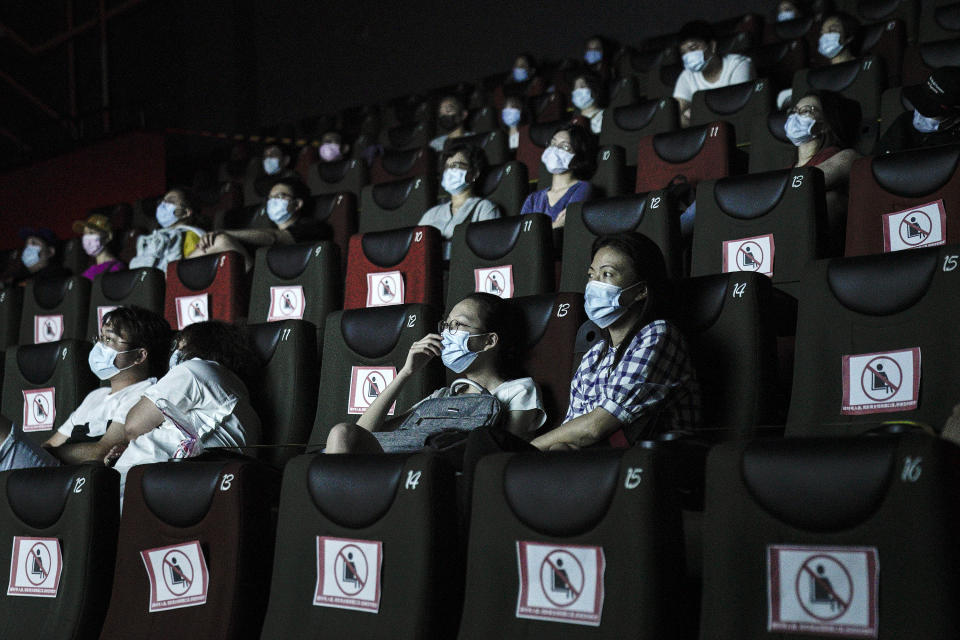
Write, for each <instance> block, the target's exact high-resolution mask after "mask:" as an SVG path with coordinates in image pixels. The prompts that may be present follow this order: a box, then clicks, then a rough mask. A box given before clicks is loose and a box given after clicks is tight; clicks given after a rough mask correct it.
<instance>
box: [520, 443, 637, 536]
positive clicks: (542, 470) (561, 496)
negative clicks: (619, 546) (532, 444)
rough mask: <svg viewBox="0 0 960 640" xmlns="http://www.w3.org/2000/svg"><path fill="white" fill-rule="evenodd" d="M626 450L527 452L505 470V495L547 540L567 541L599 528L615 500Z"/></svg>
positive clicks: (523, 519) (523, 520)
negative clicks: (559, 539) (566, 538)
mask: <svg viewBox="0 0 960 640" xmlns="http://www.w3.org/2000/svg"><path fill="white" fill-rule="evenodd" d="M621 456H622V452H620V451H616V450H606V451H577V452H570V453H555V454H543V453H526V454H517V455H515V456H513V457H512V458H510V460H509V462H507V464H506V467H505V468H504V470H503V493H504V495H505V497H506V499H507V504H508V505H509V506H510V509H511V510H512V511H513V513H514V515H516V516H517V518H518V519H519V520H520V521H521V522H523V523H524V524H525V525H526V526H528V527H530V528H531V529H533V530H535V531H537V532H538V533H541V534H543V535H548V536H557V537H568V536H576V535H579V534H582V533H584V532H586V531H589V530H590V529H592V528H594V527H595V526H596V525H597V524H598V523H599V522H600V520H602V519H603V516H604V515H606V513H607V509H609V508H610V502H611V501H612V500H613V494H614V492H615V491H616V488H617V480H618V479H619V477H620V458H621Z"/></svg>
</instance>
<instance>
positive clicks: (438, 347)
mask: <svg viewBox="0 0 960 640" xmlns="http://www.w3.org/2000/svg"><path fill="white" fill-rule="evenodd" d="M442 351H443V338H441V337H440V336H439V335H438V334H436V333H430V334H427V335H426V336H424V337H423V338H421V339H420V340H417V341H416V342H414V343H413V344H412V345H410V351H409V352H408V353H407V361H406V362H405V363H404V365H403V369H401V371H405V372H406V373H407V374H411V373H416V372H417V371H419V370H420V369H422V368H423V366H424V365H425V364H427V363H428V362H430V361H431V360H432V359H433V358H436V357H437V356H439V355H440V353H441V352H442Z"/></svg>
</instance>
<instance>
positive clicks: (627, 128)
mask: <svg viewBox="0 0 960 640" xmlns="http://www.w3.org/2000/svg"><path fill="white" fill-rule="evenodd" d="M679 127H680V124H679V115H678V114H677V103H676V102H675V101H674V100H670V99H668V98H663V99H660V100H645V101H643V102H640V103H638V104H628V105H624V106H622V107H612V106H611V107H608V108H607V110H606V111H604V114H603V126H602V127H601V129H600V145H601V146H610V145H618V146H620V147H623V150H624V152H625V154H626V155H625V156H624V161H625V163H626V164H627V166H629V167H635V166H637V145H638V144H639V143H640V139H641V138H643V137H645V136H650V135H654V134H657V133H664V132H666V131H675V130H677V129H678V128H679Z"/></svg>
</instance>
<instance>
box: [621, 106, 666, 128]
mask: <svg viewBox="0 0 960 640" xmlns="http://www.w3.org/2000/svg"><path fill="white" fill-rule="evenodd" d="M659 105H660V101H659V100H646V101H644V102H641V103H639V104H628V105H626V106H623V107H615V108H614V109H613V121H614V122H615V123H616V125H617V126H618V127H619V128H621V129H623V130H624V131H637V130H639V129H643V128H644V127H645V126H647V125H648V124H650V121H651V120H653V117H654V116H655V115H657V107H658V106H659Z"/></svg>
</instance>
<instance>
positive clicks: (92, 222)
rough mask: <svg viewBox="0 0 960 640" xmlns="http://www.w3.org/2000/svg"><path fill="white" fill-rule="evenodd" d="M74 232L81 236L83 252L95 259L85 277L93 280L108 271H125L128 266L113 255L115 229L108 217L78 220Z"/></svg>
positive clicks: (97, 215) (99, 215) (96, 215)
mask: <svg viewBox="0 0 960 640" xmlns="http://www.w3.org/2000/svg"><path fill="white" fill-rule="evenodd" d="M73 232H74V233H78V234H80V241H81V243H83V252H84V253H86V254H87V255H88V256H90V257H91V258H92V259H93V264H92V265H90V266H89V267H88V268H87V270H86V271H84V272H83V277H84V278H86V279H87V280H93V279H94V278H96V277H97V276H98V275H100V274H101V273H105V272H107V271H123V270H124V269H126V268H127V265H125V264H123V262H122V261H121V260H118V259H117V256H115V255H114V254H113V251H112V250H111V248H110V243H111V242H112V241H113V227H112V226H111V225H110V221H109V220H107V216H105V215H102V214H99V213H94V214H91V215H90V216H88V217H87V219H86V220H77V221H76V222H74V223H73Z"/></svg>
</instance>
